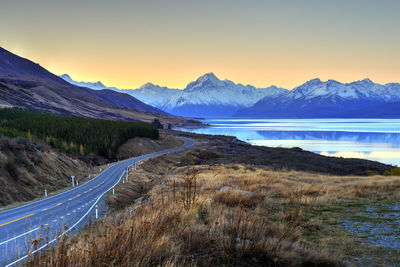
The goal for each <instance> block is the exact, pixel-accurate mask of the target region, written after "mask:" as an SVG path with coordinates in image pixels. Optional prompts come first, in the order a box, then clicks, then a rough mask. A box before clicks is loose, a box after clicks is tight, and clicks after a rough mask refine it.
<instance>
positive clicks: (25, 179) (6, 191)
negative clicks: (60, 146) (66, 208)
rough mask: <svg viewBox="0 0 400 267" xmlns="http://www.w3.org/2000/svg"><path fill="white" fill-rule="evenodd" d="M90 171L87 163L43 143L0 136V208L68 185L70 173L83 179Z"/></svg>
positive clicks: (41, 195) (90, 168)
mask: <svg viewBox="0 0 400 267" xmlns="http://www.w3.org/2000/svg"><path fill="white" fill-rule="evenodd" d="M90 172H92V176H93V170H92V167H91V166H90V165H88V164H87V163H85V162H83V161H81V160H79V159H74V158H71V157H68V156H66V155H65V154H63V153H60V152H58V151H56V150H53V149H51V148H50V147H49V146H47V145H46V144H39V143H35V142H31V141H28V140H26V139H23V138H8V137H4V136H1V135H0V207H1V206H5V205H8V204H11V203H14V202H22V201H28V200H32V199H34V198H37V197H43V195H44V190H45V189H46V190H47V192H48V194H51V193H52V192H54V191H57V190H59V189H62V188H65V187H68V186H70V183H71V175H74V176H76V177H77V179H79V180H80V181H81V182H83V181H85V180H86V179H87V176H88V174H89V173H90Z"/></svg>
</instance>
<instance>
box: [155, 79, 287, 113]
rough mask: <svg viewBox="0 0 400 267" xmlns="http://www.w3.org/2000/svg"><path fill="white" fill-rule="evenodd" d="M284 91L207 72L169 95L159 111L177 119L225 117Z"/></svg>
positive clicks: (284, 90)
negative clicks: (221, 78)
mask: <svg viewBox="0 0 400 267" xmlns="http://www.w3.org/2000/svg"><path fill="white" fill-rule="evenodd" d="M286 91H287V90H286V89H282V88H277V87H275V86H271V87H268V88H261V89H259V88H255V87H254V86H251V85H242V84H235V83H234V82H232V81H229V80H223V81H221V80H219V79H218V78H217V77H216V76H215V75H214V74H213V73H207V74H205V75H203V76H201V77H199V78H198V79H197V80H196V81H194V82H191V83H189V84H188V85H187V86H186V88H185V89H184V90H182V91H181V92H180V94H175V95H173V96H171V98H170V99H169V101H168V102H166V103H165V104H164V105H163V106H162V107H160V108H161V109H164V110H167V111H168V112H170V113H172V114H176V115H181V116H190V117H229V116H231V115H232V114H234V113H235V112H236V111H237V110H239V109H241V108H244V107H249V106H251V105H253V104H254V103H256V102H257V101H258V100H260V99H261V98H263V97H269V98H273V97H277V96H280V95H283V94H285V93H286Z"/></svg>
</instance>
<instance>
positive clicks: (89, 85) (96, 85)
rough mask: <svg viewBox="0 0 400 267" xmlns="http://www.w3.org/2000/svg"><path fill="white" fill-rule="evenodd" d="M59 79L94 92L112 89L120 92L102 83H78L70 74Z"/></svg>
mask: <svg viewBox="0 0 400 267" xmlns="http://www.w3.org/2000/svg"><path fill="white" fill-rule="evenodd" d="M59 77H60V78H62V79H64V80H65V81H67V82H69V83H70V84H73V85H76V86H81V87H86V88H90V89H93V90H103V89H110V90H114V91H118V89H117V88H115V87H107V86H105V85H104V84H102V82H100V81H98V82H94V83H92V82H77V81H74V80H73V79H72V78H71V77H70V76H69V75H68V74H62V75H60V76H59Z"/></svg>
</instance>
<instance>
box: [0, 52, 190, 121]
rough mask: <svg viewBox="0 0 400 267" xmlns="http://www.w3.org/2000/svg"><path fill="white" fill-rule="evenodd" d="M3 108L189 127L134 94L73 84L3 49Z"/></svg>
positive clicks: (0, 59)
mask: <svg viewBox="0 0 400 267" xmlns="http://www.w3.org/2000/svg"><path fill="white" fill-rule="evenodd" d="M0 107H21V108H26V109H33V110H38V111H46V112H52V113H58V114H65V115H74V116H82V117H91V118H103V119H112V120H130V121H147V122H151V121H153V120H154V119H155V118H158V119H159V120H160V121H161V122H162V123H164V124H166V123H171V124H185V123H189V124H190V123H194V121H193V120H191V121H190V120H187V119H184V118H178V117H175V116H171V115H169V114H167V113H166V112H164V111H162V110H160V109H158V108H155V107H153V106H150V105H148V104H145V103H143V102H141V101H140V100H138V99H136V98H134V97H132V96H131V95H128V94H125V93H120V92H117V91H113V90H108V89H103V90H92V89H89V88H86V87H81V86H76V85H72V84H71V83H69V82H67V81H65V80H64V79H62V78H60V77H58V76H57V75H54V74H52V73H51V72H49V71H47V70H46V69H44V68H43V67H41V66H40V65H39V64H37V63H34V62H32V61H30V60H28V59H25V58H22V57H19V56H17V55H15V54H13V53H11V52H9V51H7V50H5V49H3V48H1V47H0Z"/></svg>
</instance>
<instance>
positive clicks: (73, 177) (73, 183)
mask: <svg viewBox="0 0 400 267" xmlns="http://www.w3.org/2000/svg"><path fill="white" fill-rule="evenodd" d="M71 178H72V187H74V186H75V182H74V179H75V176H73V175H72V176H71Z"/></svg>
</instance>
